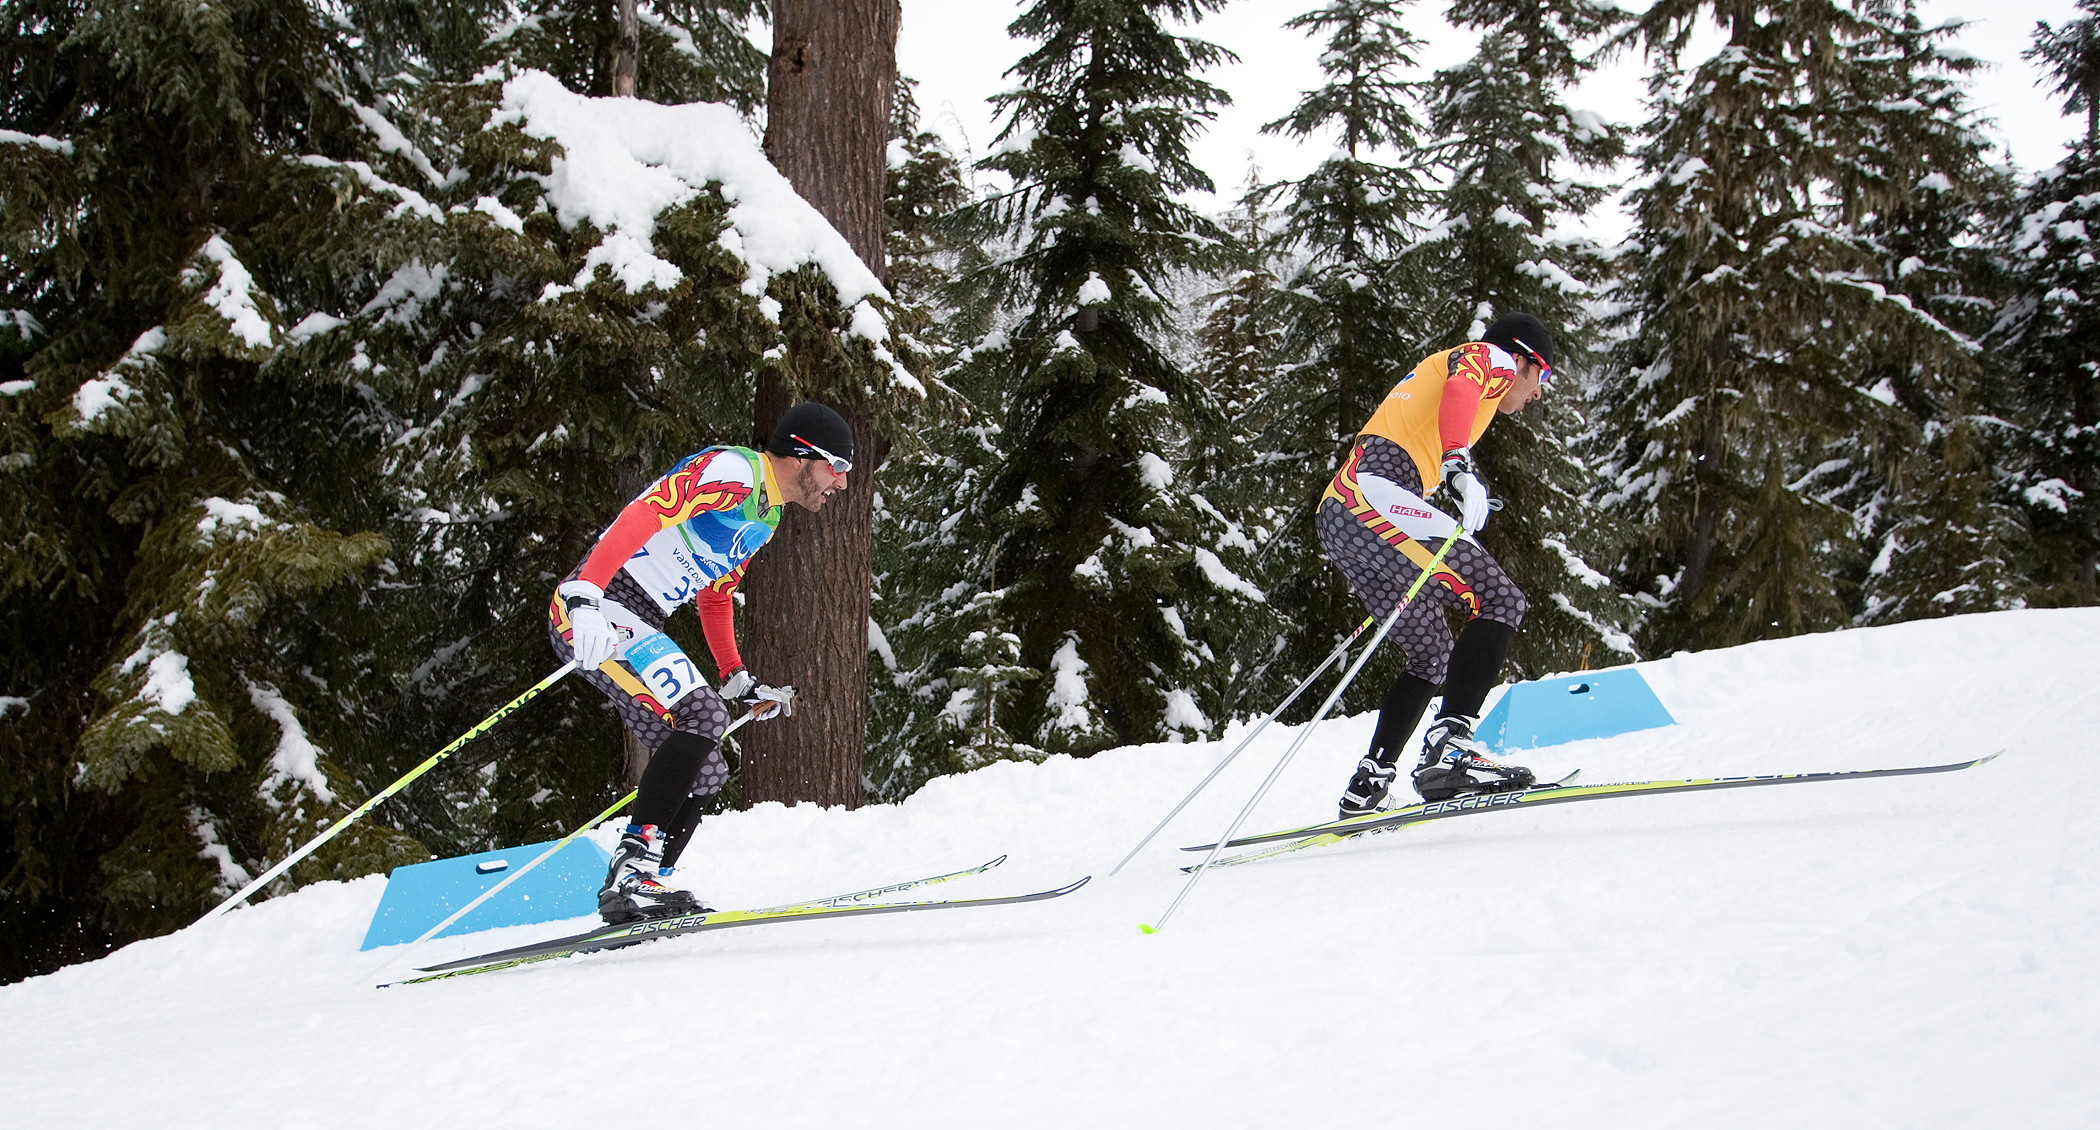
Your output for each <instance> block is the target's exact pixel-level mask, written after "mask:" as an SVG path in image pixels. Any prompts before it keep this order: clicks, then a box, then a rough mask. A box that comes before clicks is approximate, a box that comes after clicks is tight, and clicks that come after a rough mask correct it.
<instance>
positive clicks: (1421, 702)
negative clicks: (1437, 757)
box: [1371, 674, 1436, 765]
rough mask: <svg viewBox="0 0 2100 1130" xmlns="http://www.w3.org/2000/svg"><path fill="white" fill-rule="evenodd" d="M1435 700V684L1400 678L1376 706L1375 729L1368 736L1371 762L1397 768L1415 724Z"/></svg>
mask: <svg viewBox="0 0 2100 1130" xmlns="http://www.w3.org/2000/svg"><path fill="white" fill-rule="evenodd" d="M1435 696H1436V684H1435V683H1432V682H1430V681H1429V680H1427V679H1424V678H1421V677H1420V676H1416V675H1409V674H1402V675H1401V676H1400V677H1399V678H1397V679H1394V680H1393V685H1392V687H1391V688H1389V689H1388V690H1387V691H1386V692H1385V701H1383V702H1381V703H1379V704H1378V729H1377V731H1376V732H1374V733H1373V734H1372V735H1371V759H1372V760H1373V761H1376V762H1378V763H1379V764H1380V765H1397V764H1399V761H1400V749H1401V746H1403V745H1404V744H1405V743H1406V742H1407V739H1408V738H1411V737H1413V736H1414V732H1415V723H1417V722H1420V721H1421V720H1422V711H1424V710H1426V709H1428V707H1429V700H1430V699H1431V698H1434V697H1435Z"/></svg>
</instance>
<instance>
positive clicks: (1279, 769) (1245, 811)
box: [1138, 527, 1465, 934]
mask: <svg viewBox="0 0 2100 1130" xmlns="http://www.w3.org/2000/svg"><path fill="white" fill-rule="evenodd" d="M1464 536H1465V529H1464V528H1463V527H1461V528H1459V529H1456V530H1453V531H1451V536H1450V537H1448V538H1446V539H1444V544H1443V546H1442V548H1440V549H1438V550H1437V551H1436V556H1434V557H1432V558H1430V559H1429V564H1428V566H1427V567H1425V568H1424V569H1423V570H1422V575H1421V576H1419V577H1416V578H1415V583H1414V584H1412V585H1409V586H1408V587H1407V595H1405V596H1402V597H1401V598H1400V603H1399V604H1398V605H1396V606H1395V607H1394V608H1393V611H1392V613H1391V614H1390V615H1388V616H1387V617H1386V618H1385V623H1383V624H1380V625H1379V626H1378V634H1377V635H1374V636H1372V637H1371V642H1370V643H1368V644H1365V645H1364V650H1363V654H1362V655H1359V656H1357V657H1356V662H1355V663H1352V664H1350V665H1349V670H1348V673H1346V674H1344V675H1343V676H1342V681H1341V682H1339V683H1337V684H1335V688H1334V690H1333V691H1331V692H1329V693H1328V695H1327V701H1325V702H1323V703H1321V704H1320V709H1319V711H1318V712H1316V713H1315V714H1314V715H1313V717H1312V721H1311V722H1308V723H1306V725H1305V728H1304V729H1302V730H1300V731H1298V737H1297V738H1296V739H1295V740H1294V741H1292V742H1291V745H1290V748H1289V749H1286V750H1284V751H1283V757H1281V758H1280V759H1278V760H1277V762H1276V768H1274V769H1271V770H1269V775H1268V777H1267V778H1266V779H1265V780H1263V781H1262V783H1261V787H1260V788H1258V789H1256V790H1254V795H1253V796H1252V797H1251V798H1249V799H1248V801H1247V805H1246V807H1244V808H1242V809H1240V814H1239V815H1238V816H1235V817H1233V818H1232V826H1231V827H1229V828H1227V829H1225V834H1224V835H1222V836H1219V837H1218V841H1217V843H1216V844H1214V845H1212V847H1211V849H1210V854H1208V855H1205V856H1204V857H1203V862H1202V863H1200V864H1197V865H1196V869H1195V872H1194V873H1193V874H1191V875H1190V876H1189V881H1188V882H1187V883H1184V884H1182V887H1181V893H1180V894H1178V895H1175V896H1174V901H1173V902H1172V903H1169V904H1168V906H1167V911H1166V913H1165V914H1162V915H1160V916H1159V922H1158V923H1157V924H1156V925H1154V924H1149V923H1141V924H1139V926H1138V929H1140V930H1142V931H1144V932H1145V933H1147V934H1156V933H1158V932H1159V931H1161V930H1164V929H1166V926H1167V919H1169V918H1172V917H1174V910H1175V908H1176V907H1178V906H1180V905H1181V902H1182V900H1183V899H1185V898H1187V897H1189V892H1190V891H1193V890H1195V889H1196V881H1197V880H1199V879H1201V878H1203V873H1204V872H1205V871H1208V870H1210V862H1211V860H1213V859H1216V858H1217V857H1218V852H1219V851H1221V850H1223V849H1224V847H1225V844H1226V842H1227V841H1229V840H1231V839H1232V837H1233V836H1234V835H1235V834H1236V833H1238V832H1239V830H1240V825H1241V824H1242V823H1244V822H1246V819H1247V817H1248V815H1249V814H1250V813H1252V812H1253V811H1254V806H1255V805H1258V804H1260V803H1261V799H1262V798H1263V797H1265V796H1267V795H1269V787H1270V786H1272V785H1274V784H1275V783H1276V779H1277V778H1278V777H1281V776H1282V775H1283V770H1284V767H1285V766H1288V765H1289V764H1290V763H1291V759H1292V758H1294V757H1296V756H1298V749H1299V747H1300V746H1303V745H1304V744H1305V740H1306V739H1307V738H1309V737H1311V736H1312V732H1313V731H1314V730H1316V729H1319V727H1320V723H1321V722H1322V721H1323V720H1325V719H1326V717H1327V712H1328V711H1330V710H1332V709H1334V704H1335V703H1336V702H1337V701H1339V700H1340V699H1341V697H1342V692H1343V691H1345V690H1348V689H1349V684H1350V683H1353V682H1355V681H1356V676H1357V674H1358V672H1361V671H1362V670H1363V669H1364V664H1365V663H1368V662H1370V660H1371V656H1372V655H1373V654H1375V653H1376V652H1377V651H1378V645H1379V644H1380V643H1383V642H1384V641H1385V637H1386V633H1388V632H1390V631H1392V630H1393V625H1394V624H1397V623H1399V622H1400V614H1401V613H1402V612H1405V611H1407V608H1408V606H1409V605H1411V604H1413V603H1414V600H1415V594H1416V593H1419V592H1421V591H1422V586H1423V585H1425V584H1427V583H1429V576H1430V574H1432V573H1434V572H1436V567H1437V566H1438V565H1441V564H1443V563H1444V555H1445V554H1446V553H1449V552H1451V547H1452V546H1454V545H1457V544H1458V539H1459V538H1461V537H1464Z"/></svg>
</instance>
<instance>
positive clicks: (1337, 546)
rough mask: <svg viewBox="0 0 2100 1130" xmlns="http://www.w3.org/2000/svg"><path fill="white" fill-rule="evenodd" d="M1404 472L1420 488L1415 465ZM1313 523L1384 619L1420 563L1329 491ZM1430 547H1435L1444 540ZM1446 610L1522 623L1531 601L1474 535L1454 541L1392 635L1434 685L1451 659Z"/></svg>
mask: <svg viewBox="0 0 2100 1130" xmlns="http://www.w3.org/2000/svg"><path fill="white" fill-rule="evenodd" d="M1399 470H1400V469H1399V468H1397V467H1396V468H1395V471H1399ZM1405 473H1406V475H1407V479H1409V480H1412V481H1403V480H1402V479H1401V478H1400V475H1399V474H1394V475H1393V476H1392V477H1393V478H1394V481H1396V482H1400V485H1402V486H1404V487H1407V488H1408V489H1409V490H1412V491H1415V492H1416V493H1418V494H1419V493H1420V491H1421V478H1420V476H1419V475H1417V474H1414V473H1413V466H1412V464H1408V465H1407V467H1406V471H1405ZM1314 529H1315V530H1316V531H1317V532H1318V533H1319V536H1320V545H1321V546H1322V547H1323V548H1325V549H1326V550H1327V560H1328V561H1330V562H1332V563H1333V565H1334V567H1335V568H1337V569H1340V570H1341V571H1342V575H1343V576H1344V577H1347V578H1348V579H1349V587H1350V588H1351V589H1352V590H1354V591H1355V593H1356V596H1357V599H1359V600H1361V601H1363V602H1364V608H1365V610H1366V611H1368V612H1369V613H1370V615H1371V616H1372V617H1373V618H1374V619H1375V620H1376V621H1377V622H1379V623H1384V622H1385V618H1386V617H1387V616H1388V615H1391V614H1392V611H1393V609H1394V608H1396V607H1398V606H1399V604H1400V600H1401V598H1402V597H1404V596H1406V595H1407V589H1408V586H1410V585H1412V584H1414V582H1415V578H1416V577H1419V576H1421V575H1422V570H1421V567H1420V566H1418V565H1416V564H1415V563H1414V562H1413V561H1411V560H1409V559H1408V557H1407V555H1406V554H1404V553H1402V552H1400V550H1399V549H1397V548H1395V547H1394V546H1393V545H1391V544H1390V543H1388V542H1387V541H1385V539H1383V538H1381V537H1379V536H1378V535H1377V534H1375V533H1372V532H1371V530H1370V529H1369V528H1368V527H1366V526H1365V525H1364V524H1363V523H1361V522H1359V521H1357V520H1356V519H1355V518H1353V517H1351V516H1350V514H1349V511H1348V510H1347V509H1346V508H1344V507H1343V506H1342V504H1341V503H1340V502H1337V501H1335V500H1334V499H1332V498H1330V499H1328V500H1326V501H1325V502H1322V503H1321V504H1320V513H1319V517H1318V518H1317V519H1316V520H1315V523H1314ZM1427 548H1428V549H1429V551H1430V552H1432V553H1434V552H1435V551H1436V550H1437V549H1438V548H1440V546H1436V545H1432V546H1429V547H1427ZM1447 609H1457V610H1459V611H1461V612H1464V613H1466V615H1467V617H1468V618H1469V619H1470V618H1472V617H1475V616H1478V617H1481V618H1483V619H1488V620H1495V621H1498V622H1500V623H1503V624H1507V625H1509V626H1510V627H1512V628H1517V627H1521V626H1522V625H1523V623H1524V614H1525V613H1526V612H1528V611H1529V610H1530V609H1531V602H1530V601H1529V600H1527V599H1526V598H1525V596H1524V592H1523V590H1522V589H1519V588H1518V587H1517V585H1516V582H1515V581H1512V580H1510V578H1509V574H1508V573H1505V572H1503V571H1502V566H1501V565H1500V564H1499V563H1497V562H1496V561H1495V558H1494V556H1493V555H1492V554H1490V553H1488V551H1487V550H1485V549H1482V548H1481V547H1480V546H1479V545H1478V544H1476V543H1475V542H1473V541H1471V540H1469V539H1461V540H1460V541H1459V543H1458V544H1457V545H1454V546H1452V547H1451V552H1449V553H1447V554H1445V555H1444V560H1443V561H1442V563H1440V564H1439V565H1438V567H1437V572H1436V574H1435V576H1434V577H1433V578H1432V579H1431V581H1430V583H1429V584H1426V585H1423V586H1422V591H1421V592H1419V593H1417V594H1416V596H1415V601H1414V603H1413V604H1411V605H1409V606H1408V609H1407V611H1405V612H1403V613H1401V614H1400V620H1399V622H1398V623H1396V624H1394V625H1393V631H1392V637H1393V639H1395V640H1396V641H1398V643H1399V644H1400V646H1401V647H1402V648H1403V649H1405V650H1406V652H1407V672H1408V674H1410V675H1413V676H1415V677H1416V678H1418V679H1421V680H1423V681H1424V682H1427V683H1430V684H1433V685H1437V684H1442V683H1443V681H1444V669H1445V667H1446V665H1447V664H1449V662H1450V660H1451V642H1452V638H1451V625H1450V622H1449V621H1448V620H1447V619H1446V615H1445V614H1446V610H1447Z"/></svg>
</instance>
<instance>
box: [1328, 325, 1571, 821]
mask: <svg viewBox="0 0 2100 1130" xmlns="http://www.w3.org/2000/svg"><path fill="white" fill-rule="evenodd" d="M1552 373H1553V335H1552V334H1551V333H1549V332H1548V331H1547V329H1546V327H1545V325H1544V324H1543V323H1541V322H1540V321H1539V320H1538V319H1537V318H1534V317H1532V316H1531V315H1529V314H1504V315H1503V316H1501V317H1499V318H1497V319H1495V321H1494V323H1493V324H1492V325H1490V326H1488V328H1487V331H1486V332H1485V333H1483V334H1481V337H1480V340H1479V341H1472V342H1467V343H1466V344H1464V345H1461V346H1459V347H1458V348H1456V349H1449V350H1445V351H1444V352H1441V353H1435V354H1431V355H1430V356H1429V357H1426V358H1424V359H1423V360H1422V361H1421V363H1420V364H1417V365H1416V366H1415V367H1414V371H1413V372H1411V373H1409V374H1408V375H1406V376H1405V377H1402V378H1400V383H1399V384H1397V385H1394V386H1393V390H1392V391H1391V392H1389V393H1387V394H1386V398H1385V401H1384V403H1382V404H1380V405H1379V406H1378V410H1377V411H1376V412H1375V413H1373V414H1372V416H1371V419H1370V421H1369V422H1368V423H1366V424H1365V425H1364V427H1363V430H1362V431H1361V432H1360V433H1359V434H1358V435H1357V437H1356V443H1355V444H1354V445H1353V446H1352V447H1351V448H1350V450H1349V455H1348V458H1346V459H1344V460H1343V461H1342V466H1341V469H1340V470H1337V471H1336V472H1335V474H1334V479H1333V481H1332V482H1330V483H1329V484H1328V486H1327V491H1326V493H1325V494H1324V495H1322V496H1321V499H1320V511H1319V515H1318V517H1317V519H1316V528H1317V530H1318V531H1319V535H1320V544H1321V546H1322V547H1324V548H1325V549H1326V551H1327V559H1328V560H1329V561H1330V562H1332V563H1333V564H1334V566H1335V568H1337V569H1339V570H1341V572H1342V575H1343V576H1345V577H1347V578H1348V579H1349V586H1350V588H1352V589H1354V590H1355V592H1356V595H1357V597H1358V598H1359V599H1361V600H1362V601H1363V602H1364V606H1365V607H1366V608H1368V609H1370V612H1371V615H1373V616H1374V617H1377V618H1378V619H1379V620H1381V621H1383V620H1384V619H1385V617H1387V616H1388V615H1390V614H1391V613H1392V610H1393V609H1394V608H1395V607H1397V606H1398V605H1399V603H1400V599H1401V597H1402V596H1403V595H1405V594H1406V592H1407V590H1408V587H1409V586H1410V585H1411V584H1413V582H1414V580H1415V578H1417V577H1419V576H1421V573H1422V570H1423V569H1425V568H1427V567H1428V566H1429V564H1430V562H1431V561H1432V560H1433V559H1434V556H1435V551H1436V549H1437V548H1438V547H1441V546H1442V545H1443V543H1444V541H1445V539H1447V538H1449V537H1451V536H1452V534H1453V532H1454V531H1461V530H1462V531H1463V532H1462V535H1461V536H1460V537H1459V540H1458V542H1457V543H1456V544H1454V545H1453V546H1452V547H1451V550H1450V552H1449V553H1446V554H1445V555H1444V559H1443V561H1441V562H1439V563H1438V564H1437V568H1436V572H1435V574H1434V575H1433V576H1432V577H1431V578H1430V582H1431V583H1429V584H1427V585H1425V586H1423V588H1422V590H1421V592H1420V593H1418V594H1417V597H1416V599H1415V601H1414V602H1413V603H1412V604H1410V605H1409V606H1408V608H1407V610H1406V611H1405V612H1403V613H1401V615H1400V620H1399V622H1398V623H1397V624H1395V625H1394V626H1393V634H1394V635H1395V636H1396V637H1397V638H1398V639H1399V640H1400V643H1401V646H1402V647H1403V648H1405V650H1406V652H1407V667H1406V670H1405V671H1403V672H1402V673H1401V675H1400V676H1399V677H1398V678H1396V679H1394V680H1393V685H1392V686H1391V687H1390V688H1388V689H1387V691H1386V693H1385V698H1384V700H1383V701H1381V702H1380V703H1379V708H1378V726H1377V729H1376V730H1375V731H1374V732H1373V734H1372V737H1371V748H1370V752H1368V753H1366V754H1365V755H1364V758H1363V760H1362V761H1361V762H1359V763H1358V764H1357V767H1356V773H1355V775H1353V776H1352V777H1351V778H1350V779H1349V785H1348V788H1347V789H1345V790H1344V791H1343V793H1342V801H1341V814H1342V816H1343V817H1345V818H1346V817H1349V816H1357V815H1361V814H1363V813H1366V812H1373V811H1376V810H1377V809H1378V808H1379V807H1380V806H1381V805H1382V804H1383V803H1384V801H1385V798H1386V794H1387V792H1388V791H1389V790H1391V788H1392V786H1393V777H1394V774H1395V773H1396V771H1397V769H1398V766H1399V763H1400V757H1401V754H1402V752H1403V751H1402V746H1403V744H1404V743H1405V742H1406V741H1407V739H1408V738H1409V737H1410V736H1411V735H1412V734H1413V733H1414V729H1415V723H1416V722H1418V721H1420V720H1421V717H1422V712H1423V711H1424V710H1425V709H1427V708H1428V706H1429V700H1430V698H1432V697H1433V696H1435V695H1436V694H1437V693H1438V691H1439V690H1441V691H1442V692H1443V695H1444V703H1443V707H1442V708H1441V709H1440V710H1439V711H1438V712H1437V717H1436V720H1435V721H1434V722H1432V723H1431V724H1430V726H1429V729H1428V731H1427V732H1426V733H1425V734H1424V736H1423V739H1422V756H1421V760H1420V762H1419V763H1418V764H1417V765H1416V766H1415V770H1414V786H1415V791H1416V792H1417V793H1419V794H1421V797H1422V799H1423V800H1426V801H1434V800H1445V799H1448V798H1451V797H1456V796H1464V795H1468V794H1472V793H1490V792H1505V791H1508V790H1511V789H1521V788H1524V787H1526V786H1528V785H1530V784H1531V783H1532V774H1531V770H1529V769H1526V768H1523V767H1522V766H1518V765H1504V764H1501V763H1499V762H1497V761H1494V760H1492V759H1490V758H1489V757H1488V756H1487V754H1486V752H1485V751H1484V750H1483V749H1482V748H1481V746H1480V743H1478V742H1477V741H1475V740H1474V739H1473V726H1474V724H1475V723H1476V722H1477V721H1478V720H1479V715H1480V704H1481V702H1482V700H1484V699H1485V698H1486V697H1487V692H1488V690H1489V689H1490V688H1491V687H1493V686H1494V684H1495V679H1496V676H1497V675H1498V674H1499V673H1500V672H1501V669H1502V658H1503V656H1504V655H1505V654H1506V653H1507V652H1508V650H1509V644H1510V641H1511V640H1512V639H1513V638H1515V636H1516V633H1517V628H1518V626H1520V625H1521V624H1522V623H1523V622H1524V613H1525V611H1526V610H1527V609H1528V608H1529V607H1530V602H1529V601H1527V600H1526V599H1525V597H1524V593H1523V591H1522V590H1520V589H1518V588H1517V586H1516V583H1515V582H1513V581H1511V580H1510V578H1509V575H1508V574H1507V573H1505V572H1503V570H1502V566H1501V565H1499V564H1497V563H1496V561H1495V559H1494V558H1493V557H1492V556H1490V555H1489V554H1488V552H1487V551H1486V550H1485V549H1482V548H1481V547H1480V544H1479V543H1478V542H1476V541H1474V540H1473V537H1472V535H1473V534H1474V533H1476V532H1478V531H1479V529H1480V528H1481V526H1482V525H1484V524H1485V523H1486V522H1487V516H1488V511H1489V509H1490V508H1491V504H1490V502H1489V498H1488V491H1487V487H1486V485H1485V484H1483V483H1482V482H1481V481H1480V475H1479V474H1478V472H1476V471H1475V470H1474V467H1473V454H1472V448H1473V444H1474V443H1476V442H1478V441H1479V439H1480V436H1481V433H1483V432H1485V431H1487V427H1488V425H1489V424H1490V423H1492V422H1493V421H1494V418H1495V415H1496V414H1497V413H1498V412H1515V411H1517V410H1518V409H1520V408H1522V407H1524V406H1525V405H1526V404H1529V403H1531V402H1532V401H1533V400H1534V399H1536V398H1537V397H1538V395H1539V391H1540V389H1541V388H1543V387H1544V385H1545V384H1546V382H1547V381H1548V380H1549V379H1551V377H1552ZM1439 485H1441V486H1442V487H1443V491H1444V494H1445V495H1446V496H1447V497H1448V498H1449V500H1450V501H1451V502H1452V503H1453V506H1452V509H1455V510H1456V511H1457V512H1458V515H1459V517H1458V519H1457V520H1456V521H1454V520H1453V519H1452V518H1451V517H1450V516H1449V515H1447V514H1445V513H1444V511H1443V510H1440V509H1438V508H1437V507H1436V506H1432V505H1431V504H1430V503H1429V502H1428V501H1427V498H1428V497H1429V495H1430V494H1431V493H1432V492H1434V491H1436V490H1437V488H1438V486H1439ZM1425 598H1426V599H1425ZM1447 609H1455V610H1457V611H1459V612H1462V613H1464V614H1465V616H1466V625H1465V628H1464V630H1463V631H1462V632H1460V633H1459V636H1458V639H1457V641H1456V644H1455V646H1454V643H1453V640H1452V637H1451V628H1450V625H1449V622H1448V621H1447V620H1446V619H1445V617H1446V614H1447V612H1446V610H1447Z"/></svg>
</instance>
